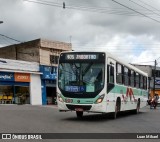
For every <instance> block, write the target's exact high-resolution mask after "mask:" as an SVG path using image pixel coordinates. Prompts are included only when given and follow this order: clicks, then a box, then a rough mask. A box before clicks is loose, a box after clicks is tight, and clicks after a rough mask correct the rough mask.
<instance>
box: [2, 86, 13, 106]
mask: <svg viewBox="0 0 160 142" xmlns="http://www.w3.org/2000/svg"><path fill="white" fill-rule="evenodd" d="M13 97H14V96H13V86H0V104H12V103H14V99H13Z"/></svg>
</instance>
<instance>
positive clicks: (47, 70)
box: [40, 65, 57, 80]
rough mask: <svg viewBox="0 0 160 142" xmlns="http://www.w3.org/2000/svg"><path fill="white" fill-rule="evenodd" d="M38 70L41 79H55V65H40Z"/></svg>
mask: <svg viewBox="0 0 160 142" xmlns="http://www.w3.org/2000/svg"><path fill="white" fill-rule="evenodd" d="M40 71H41V72H42V73H43V75H42V79H50V80H56V79H57V67H54V66H43V65H41V66H40Z"/></svg>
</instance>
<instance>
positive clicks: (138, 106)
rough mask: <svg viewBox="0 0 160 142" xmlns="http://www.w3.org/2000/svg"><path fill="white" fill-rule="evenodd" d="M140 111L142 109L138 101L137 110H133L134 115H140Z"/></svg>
mask: <svg viewBox="0 0 160 142" xmlns="http://www.w3.org/2000/svg"><path fill="white" fill-rule="evenodd" d="M139 109H140V99H138V102H137V106H136V109H135V110H133V113H134V114H138V113H139Z"/></svg>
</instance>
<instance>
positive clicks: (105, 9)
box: [24, 0, 142, 16]
mask: <svg viewBox="0 0 160 142" xmlns="http://www.w3.org/2000/svg"><path fill="white" fill-rule="evenodd" d="M24 1H27V2H32V3H37V4H42V5H47V6H54V7H64V3H62V4H60V3H55V2H50V1H45V0H36V1H35V0H24ZM65 9H74V10H81V11H89V12H98V13H107V14H114V15H125V16H142V15H139V14H135V13H133V12H131V11H124V10H123V11H120V10H118V9H117V8H116V9H113V8H112V9H110V8H109V7H98V8H97V7H86V6H75V5H68V6H67V5H66V4H65Z"/></svg>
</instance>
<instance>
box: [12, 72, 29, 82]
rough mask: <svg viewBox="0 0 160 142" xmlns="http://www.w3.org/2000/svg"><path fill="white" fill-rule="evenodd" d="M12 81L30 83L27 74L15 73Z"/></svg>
mask: <svg viewBox="0 0 160 142" xmlns="http://www.w3.org/2000/svg"><path fill="white" fill-rule="evenodd" d="M14 79H15V81H17V82H30V74H29V73H15V74H14Z"/></svg>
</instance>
